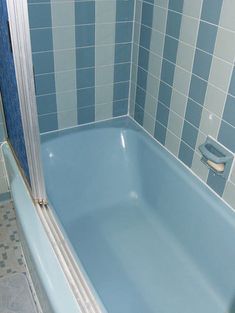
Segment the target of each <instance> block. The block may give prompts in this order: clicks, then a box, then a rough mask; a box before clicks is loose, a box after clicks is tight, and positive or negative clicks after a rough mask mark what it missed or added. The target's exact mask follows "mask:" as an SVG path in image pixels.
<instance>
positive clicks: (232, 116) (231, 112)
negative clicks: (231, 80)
mask: <svg viewBox="0 0 235 313" xmlns="http://www.w3.org/2000/svg"><path fill="white" fill-rule="evenodd" d="M223 119H224V120H225V121H226V122H228V123H230V124H232V125H233V126H234V127H235V98H234V97H232V96H230V95H228V96H227V99H226V103H225V108H224V114H223ZM234 140H235V139H234Z"/></svg>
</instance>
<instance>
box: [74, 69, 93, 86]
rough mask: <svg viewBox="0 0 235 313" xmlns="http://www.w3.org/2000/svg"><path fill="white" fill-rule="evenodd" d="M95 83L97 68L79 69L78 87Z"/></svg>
mask: <svg viewBox="0 0 235 313" xmlns="http://www.w3.org/2000/svg"><path fill="white" fill-rule="evenodd" d="M94 85H95V68H86V69H80V70H77V89H80V88H87V87H93V86H94Z"/></svg>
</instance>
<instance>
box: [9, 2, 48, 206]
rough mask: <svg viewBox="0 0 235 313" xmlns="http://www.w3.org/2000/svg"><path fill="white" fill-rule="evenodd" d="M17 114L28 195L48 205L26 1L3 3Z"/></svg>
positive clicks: (37, 201)
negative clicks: (16, 91) (28, 186)
mask: <svg viewBox="0 0 235 313" xmlns="http://www.w3.org/2000/svg"><path fill="white" fill-rule="evenodd" d="M6 2H7V11H8V20H9V27H10V37H11V38H10V39H11V45H12V53H13V59H14V64H15V73H16V81H17V89H18V95H19V102H20V112H21V119H22V126H23V134H24V140H25V148H26V155H27V161H28V167H29V175H30V183H31V194H32V197H33V199H34V201H35V202H36V203H39V204H43V203H47V196H46V189H45V182H44V176H43V169H42V162H41V154H40V133H39V125H38V118H37V106H36V97H35V85H34V74H33V61H32V53H31V51H32V50H31V41H30V31H29V19H28V5H27V0H26V1H25V0H6Z"/></svg>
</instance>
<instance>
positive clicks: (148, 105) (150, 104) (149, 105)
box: [144, 94, 157, 119]
mask: <svg viewBox="0 0 235 313" xmlns="http://www.w3.org/2000/svg"><path fill="white" fill-rule="evenodd" d="M156 107H157V99H156V98H153V97H152V96H151V95H149V94H146V98H145V107H144V110H145V111H146V112H147V113H148V114H149V115H151V116H152V118H153V119H155V117H156Z"/></svg>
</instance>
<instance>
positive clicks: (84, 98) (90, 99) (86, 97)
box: [77, 87, 95, 108]
mask: <svg viewBox="0 0 235 313" xmlns="http://www.w3.org/2000/svg"><path fill="white" fill-rule="evenodd" d="M92 105H93V106H94V105H95V88H94V87H93V88H84V89H78V90H77V106H78V108H83V107H87V106H92Z"/></svg>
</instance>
